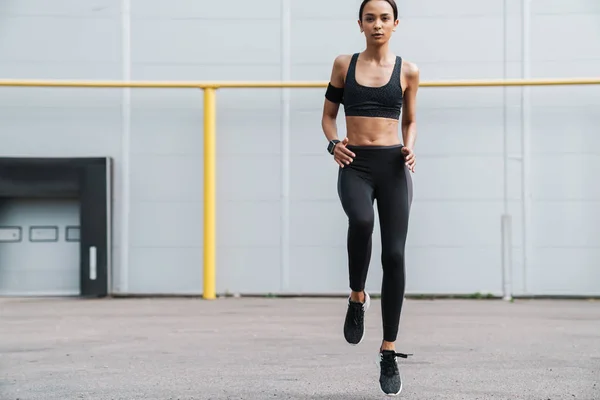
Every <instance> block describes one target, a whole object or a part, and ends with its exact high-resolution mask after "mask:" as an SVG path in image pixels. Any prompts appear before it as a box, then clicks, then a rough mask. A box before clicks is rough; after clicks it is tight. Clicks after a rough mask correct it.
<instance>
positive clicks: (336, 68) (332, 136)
mask: <svg viewBox="0 0 600 400" xmlns="http://www.w3.org/2000/svg"><path fill="white" fill-rule="evenodd" d="M345 58H346V56H343V55H342V56H337V57H336V58H335V60H334V61H333V68H332V70H331V77H330V80H329V84H330V85H331V86H332V88H327V90H328V91H331V92H332V93H333V95H332V96H329V95H328V94H326V97H325V103H324V104H323V117H322V119H321V126H322V128H323V133H325V137H326V138H327V141H328V142H330V141H332V140H339V139H338V133H337V124H336V119H337V116H338V111H339V109H340V103H341V100H337V99H335V96H336V94H337V93H343V90H344V74H343V64H344V61H345ZM328 97H329V98H328Z"/></svg>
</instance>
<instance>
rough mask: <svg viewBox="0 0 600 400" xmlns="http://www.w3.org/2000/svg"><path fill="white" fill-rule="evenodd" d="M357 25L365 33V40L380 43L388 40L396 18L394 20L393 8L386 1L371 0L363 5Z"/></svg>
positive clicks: (395, 24) (396, 24)
mask: <svg viewBox="0 0 600 400" xmlns="http://www.w3.org/2000/svg"><path fill="white" fill-rule="evenodd" d="M358 25H359V26H360V29H361V32H364V33H365V37H366V38H367V42H371V43H374V44H376V43H380V44H381V43H385V42H387V41H388V40H390V37H391V36H392V32H394V31H395V30H396V26H398V20H394V10H393V9H392V6H391V5H390V4H389V3H388V2H387V1H384V0H371V1H369V2H368V3H367V4H366V5H365V8H364V10H363V15H362V21H358Z"/></svg>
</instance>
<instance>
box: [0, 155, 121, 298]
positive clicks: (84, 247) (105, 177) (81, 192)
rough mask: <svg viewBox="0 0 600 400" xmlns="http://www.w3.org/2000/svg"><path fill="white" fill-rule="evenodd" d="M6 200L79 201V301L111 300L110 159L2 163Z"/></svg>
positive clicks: (0, 192)
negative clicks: (85, 299)
mask: <svg viewBox="0 0 600 400" xmlns="http://www.w3.org/2000/svg"><path fill="white" fill-rule="evenodd" d="M3 197H4V198H70V199H73V198H77V199H78V200H79V207H80V217H79V219H80V224H79V226H80V242H79V243H80V247H79V249H80V250H79V253H80V257H79V258H80V276H81V280H80V284H79V288H80V296H82V297H105V296H108V295H109V294H110V291H111V288H110V281H111V276H110V272H111V269H112V268H111V264H112V262H111V261H112V257H111V247H112V243H111V242H112V238H111V236H112V235H111V230H112V228H111V227H112V160H111V158H109V157H105V158H100V157H92V158H38V157H0V198H3ZM94 253H95V257H93V256H94Z"/></svg>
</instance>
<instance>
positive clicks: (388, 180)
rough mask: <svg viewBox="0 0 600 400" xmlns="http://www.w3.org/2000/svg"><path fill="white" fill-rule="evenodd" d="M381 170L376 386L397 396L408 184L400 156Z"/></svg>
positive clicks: (409, 187)
mask: <svg viewBox="0 0 600 400" xmlns="http://www.w3.org/2000/svg"><path fill="white" fill-rule="evenodd" d="M382 166H385V167H386V168H382V169H381V170H380V171H379V174H378V181H377V186H376V193H377V209H378V211H379V225H380V227H381V263H382V266H383V281H382V284H381V312H382V319H383V320H382V323H383V342H382V344H381V349H380V352H379V357H380V362H379V366H380V376H379V384H380V386H381V390H382V391H383V392H384V393H387V394H398V393H400V391H401V390H402V379H401V377H400V371H399V368H398V363H397V361H396V357H397V356H400V357H407V356H408V355H405V354H400V353H396V350H395V344H394V342H395V341H396V337H397V335H398V327H399V324H400V314H401V312H402V304H403V301H404V290H405V286H406V281H405V272H406V271H405V265H404V248H405V244H406V235H407V232H408V220H409V212H410V206H411V203H412V180H411V177H410V172H409V171H408V168H407V167H406V166H405V165H404V160H403V158H402V157H401V156H400V158H399V159H398V160H396V159H394V160H392V161H389V162H386V163H382ZM380 178H381V179H380Z"/></svg>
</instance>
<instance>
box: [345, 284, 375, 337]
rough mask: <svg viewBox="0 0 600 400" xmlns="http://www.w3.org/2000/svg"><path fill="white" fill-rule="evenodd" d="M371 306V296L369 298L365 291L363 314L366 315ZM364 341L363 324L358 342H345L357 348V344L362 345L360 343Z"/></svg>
mask: <svg viewBox="0 0 600 400" xmlns="http://www.w3.org/2000/svg"><path fill="white" fill-rule="evenodd" d="M370 306H371V296H369V293H367V291H365V305H364V309H365V311H364V313H365V314H366V313H367V310H368V309H369V307H370ZM364 339H365V324H364V322H363V331H362V335H361V337H360V340H359V341H358V343H350V342H348V341H347V340H346V343H348V344H349V345H350V346H358V345H359V344H361V343H362V341H363V340H364Z"/></svg>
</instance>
